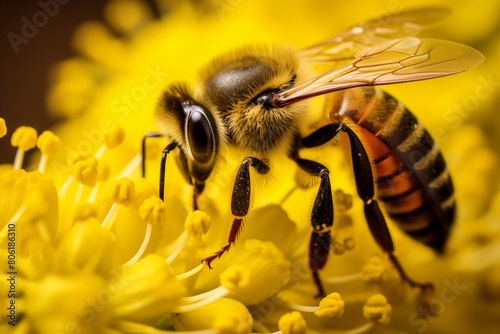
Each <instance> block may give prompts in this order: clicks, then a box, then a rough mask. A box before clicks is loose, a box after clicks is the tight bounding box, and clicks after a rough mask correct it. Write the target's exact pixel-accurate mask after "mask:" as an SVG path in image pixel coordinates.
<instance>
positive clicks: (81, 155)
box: [68, 151, 91, 167]
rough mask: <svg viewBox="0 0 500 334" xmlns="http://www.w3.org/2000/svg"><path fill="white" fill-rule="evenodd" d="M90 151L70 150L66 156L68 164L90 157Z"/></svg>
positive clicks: (71, 165)
mask: <svg viewBox="0 0 500 334" xmlns="http://www.w3.org/2000/svg"><path fill="white" fill-rule="evenodd" d="M90 156H91V155H90V153H88V152H85V151H75V152H71V153H70V154H69V156H68V166H69V167H73V166H74V165H75V164H76V163H77V162H79V161H82V160H85V159H88V158H90Z"/></svg>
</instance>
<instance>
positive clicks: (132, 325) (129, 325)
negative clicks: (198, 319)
mask: <svg viewBox="0 0 500 334" xmlns="http://www.w3.org/2000/svg"><path fill="white" fill-rule="evenodd" d="M116 327H117V329H118V330H119V331H120V333H145V334H162V333H165V334H167V333H168V334H170V333H172V334H175V333H179V332H177V331H167V330H161V329H157V328H154V327H151V326H148V325H144V324H141V323H138V322H132V321H124V320H123V321H118V322H117V324H116ZM181 333H182V334H218V333H219V332H218V331H217V330H216V329H200V330H196V331H182V332H181Z"/></svg>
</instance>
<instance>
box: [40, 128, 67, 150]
mask: <svg viewBox="0 0 500 334" xmlns="http://www.w3.org/2000/svg"><path fill="white" fill-rule="evenodd" d="M36 146H37V147H38V148H39V149H40V151H41V152H42V154H45V155H53V154H56V153H57V151H59V149H60V148H61V139H59V137H58V136H56V135H55V134H54V133H53V132H52V131H44V132H42V134H41V135H40V137H38V141H37V143H36Z"/></svg>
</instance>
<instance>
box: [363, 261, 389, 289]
mask: <svg viewBox="0 0 500 334" xmlns="http://www.w3.org/2000/svg"><path fill="white" fill-rule="evenodd" d="M384 274H385V266H384V263H383V262H382V259H381V258H379V257H372V258H370V259H369V260H368V261H367V262H366V264H365V265H364V266H363V268H362V269H361V276H362V279H363V282H365V283H379V282H380V281H381V280H382V278H383V276H384Z"/></svg>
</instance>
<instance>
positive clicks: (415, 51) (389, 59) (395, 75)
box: [273, 37, 484, 106]
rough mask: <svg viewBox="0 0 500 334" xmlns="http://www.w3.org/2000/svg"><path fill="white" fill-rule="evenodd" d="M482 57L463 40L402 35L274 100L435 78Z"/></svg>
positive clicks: (294, 99) (283, 101) (281, 102)
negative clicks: (452, 40)
mask: <svg viewBox="0 0 500 334" xmlns="http://www.w3.org/2000/svg"><path fill="white" fill-rule="evenodd" d="M483 60H484V56H483V55H482V54H481V53H480V52H479V51H477V50H475V49H473V48H471V47H468V46H466V45H463V44H459V43H454V42H449V41H444V40H438V39H418V38H416V37H406V38H401V39H397V40H392V41H388V42H385V43H382V44H379V45H376V46H372V47H370V48H367V49H365V50H362V51H361V52H359V53H358V54H357V55H356V56H355V57H354V60H353V61H352V62H350V63H349V64H347V65H345V66H342V67H339V68H337V69H335V70H333V71H330V72H327V73H325V74H322V75H320V76H318V77H316V78H314V79H312V80H309V81H307V82H305V83H303V84H299V85H298V86H296V87H293V88H291V89H288V90H286V91H284V92H282V93H280V94H277V95H276V96H275V99H274V101H273V104H274V105H276V106H285V105H288V104H292V103H295V102H298V101H301V100H304V99H307V98H310V97H313V96H318V95H322V94H326V93H330V92H334V91H338V90H342V89H346V88H352V87H358V86H374V85H386V84H392V83H399V82H408V81H417V80H424V79H430V78H438V77H442V76H446V75H451V74H455V73H459V72H462V71H465V70H467V69H469V68H472V67H474V66H476V65H477V64H479V63H481V62H482V61H483Z"/></svg>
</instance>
